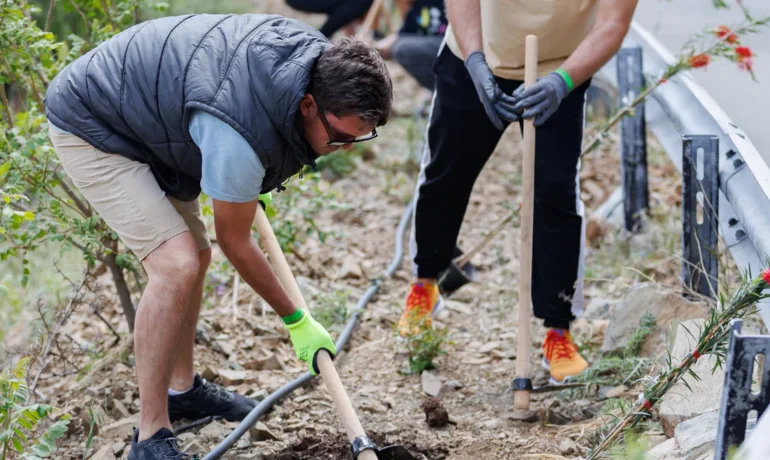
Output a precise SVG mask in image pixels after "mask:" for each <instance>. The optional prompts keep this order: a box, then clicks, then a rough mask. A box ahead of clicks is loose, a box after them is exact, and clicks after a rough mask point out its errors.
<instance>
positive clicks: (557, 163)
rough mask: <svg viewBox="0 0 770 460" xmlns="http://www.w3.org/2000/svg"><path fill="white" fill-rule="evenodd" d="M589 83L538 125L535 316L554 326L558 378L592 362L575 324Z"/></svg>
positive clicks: (552, 359)
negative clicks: (574, 333) (578, 343)
mask: <svg viewBox="0 0 770 460" xmlns="http://www.w3.org/2000/svg"><path fill="white" fill-rule="evenodd" d="M589 84H590V81H589V82H587V83H584V84H583V85H581V86H579V87H578V88H575V89H574V90H573V91H572V93H570V94H569V96H567V98H566V99H565V100H564V101H562V103H561V105H560V106H559V110H558V111H557V112H556V113H555V114H554V115H553V116H552V117H551V118H549V119H548V120H547V121H546V122H545V123H544V124H543V126H541V127H539V128H537V129H536V131H535V132H536V134H535V209H534V229H533V230H534V232H533V243H532V249H533V256H532V304H533V308H534V313H535V316H536V317H537V318H540V319H542V320H543V323H544V325H545V327H547V328H549V331H548V333H547V334H546V339H545V342H544V345H543V349H544V362H545V364H546V365H547V366H548V367H549V368H550V372H551V378H552V381H553V382H563V381H564V380H565V379H567V378H569V377H571V376H574V375H576V374H579V373H580V372H582V371H583V370H585V369H586V367H588V364H587V363H586V361H585V360H584V359H583V358H582V357H581V356H580V354H579V353H578V352H577V348H576V347H575V345H574V343H573V342H572V339H571V336H570V334H569V326H570V322H571V321H573V320H574V319H575V316H574V314H573V313H574V312H579V311H582V305H583V292H582V291H583V290H582V286H583V257H584V245H585V223H584V218H583V203H582V202H581V200H580V182H579V180H580V176H579V170H580V152H581V146H582V142H583V128H584V123H583V121H584V106H585V92H586V90H587V89H588V86H589Z"/></svg>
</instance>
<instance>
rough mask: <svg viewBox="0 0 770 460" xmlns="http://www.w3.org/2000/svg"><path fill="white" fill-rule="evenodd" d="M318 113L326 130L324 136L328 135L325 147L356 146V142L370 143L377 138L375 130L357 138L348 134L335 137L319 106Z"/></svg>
mask: <svg viewBox="0 0 770 460" xmlns="http://www.w3.org/2000/svg"><path fill="white" fill-rule="evenodd" d="M316 105H318V103H316ZM318 112H319V113H320V114H321V123H323V125H324V128H325V129H326V134H328V135H329V142H327V143H326V145H333V146H343V145H348V144H356V143H358V142H364V141H370V140H372V139H374V138H375V137H377V130H376V129H372V132H371V133H369V134H365V135H363V136H359V137H354V136H350V135H349V134H342V135H340V134H336V135H335V133H334V131H333V130H332V127H331V125H330V124H329V120H328V119H327V118H326V113H325V112H324V109H322V108H321V106H320V105H318Z"/></svg>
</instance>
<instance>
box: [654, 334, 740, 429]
mask: <svg viewBox="0 0 770 460" xmlns="http://www.w3.org/2000/svg"><path fill="white" fill-rule="evenodd" d="M704 325H705V320H702V319H698V320H690V321H684V322H682V323H681V324H680V325H679V329H678V330H677V334H676V341H675V342H674V346H673V348H672V349H671V359H672V360H673V361H674V362H675V363H678V362H680V361H681V360H682V359H684V358H685V357H686V356H687V355H689V354H690V353H692V351H693V349H695V347H696V346H697V343H698V336H699V334H700V331H701V330H703V327H704ZM715 364H716V357H714V356H713V355H704V356H701V357H700V358H699V359H698V362H696V363H695V364H694V365H693V366H692V367H691V370H692V371H693V372H695V374H696V375H697V376H698V377H700V380H696V379H694V378H692V377H690V376H689V375H685V376H684V377H683V378H684V379H686V382H687V385H689V386H690V388H687V385H685V382H683V381H681V380H680V381H679V382H677V384H676V385H674V386H673V388H671V389H670V390H669V391H668V393H666V394H665V395H664V396H663V400H662V401H661V403H660V410H659V415H660V422H661V425H663V431H664V432H665V433H666V436H669V437H670V436H673V435H674V429H675V428H676V426H677V425H678V424H679V423H681V422H683V421H685V420H688V419H691V418H693V417H697V416H699V415H701V414H705V413H707V412H711V411H713V410H717V409H719V405H720V402H721V400H722V386H723V384H724V378H725V377H724V371H723V370H722V369H720V368H718V367H717V368H716V371H714V372H712V371H713V370H714V367H715Z"/></svg>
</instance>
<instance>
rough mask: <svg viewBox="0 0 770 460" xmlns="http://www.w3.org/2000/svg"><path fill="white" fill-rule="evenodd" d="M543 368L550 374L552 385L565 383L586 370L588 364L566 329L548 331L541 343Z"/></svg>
mask: <svg viewBox="0 0 770 460" xmlns="http://www.w3.org/2000/svg"><path fill="white" fill-rule="evenodd" d="M543 367H545V368H546V369H548V370H549V371H550V372H551V380H550V382H551V383H552V384H555V385H558V384H561V383H566V381H567V380H568V379H569V378H570V377H574V376H576V375H578V374H579V373H581V372H583V371H584V370H586V369H587V368H588V363H587V362H586V360H585V359H583V357H582V356H580V353H578V349H577V347H576V346H575V343H574V342H573V341H572V335H571V334H570V333H569V331H568V330H566V329H549V330H548V333H547V334H546V335H545V340H544V341H543Z"/></svg>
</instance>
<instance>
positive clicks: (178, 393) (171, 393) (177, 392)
mask: <svg viewBox="0 0 770 460" xmlns="http://www.w3.org/2000/svg"><path fill="white" fill-rule="evenodd" d="M194 386H195V385H190V388H188V389H186V390H182V391H176V390H174V389H173V388H169V389H168V395H169V396H179V395H183V394H185V393H187V392H188V391H190V390H192V389H193V387H194Z"/></svg>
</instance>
